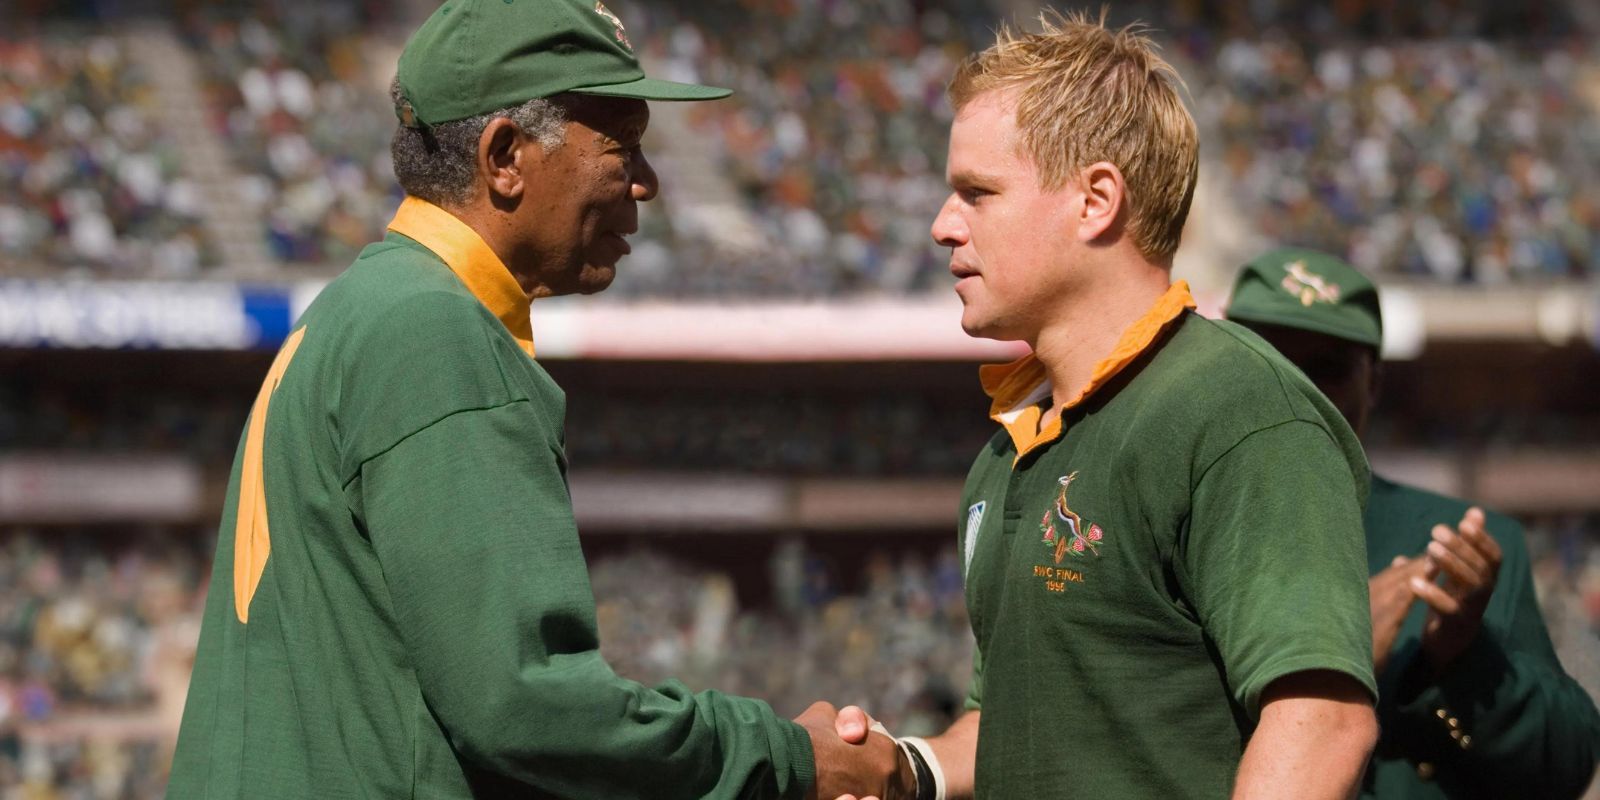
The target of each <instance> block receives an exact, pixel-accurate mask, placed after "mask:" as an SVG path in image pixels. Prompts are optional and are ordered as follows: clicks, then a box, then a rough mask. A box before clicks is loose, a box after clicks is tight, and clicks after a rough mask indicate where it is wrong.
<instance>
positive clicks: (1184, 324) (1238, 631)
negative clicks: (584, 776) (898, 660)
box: [960, 312, 1376, 800]
mask: <svg viewBox="0 0 1600 800" xmlns="http://www.w3.org/2000/svg"><path fill="white" fill-rule="evenodd" d="M1164 337H1165V338H1164V339H1163V340H1160V341H1159V342H1158V345H1157V346H1156V347H1157V348H1158V349H1156V350H1155V351H1154V352H1153V353H1146V354H1145V355H1144V356H1142V357H1141V359H1140V360H1139V361H1137V362H1135V363H1134V364H1132V365H1130V366H1129V367H1128V368H1127V370H1125V371H1124V372H1123V373H1122V374H1121V375H1119V376H1118V377H1117V378H1115V379H1113V381H1112V382H1111V383H1110V384H1109V385H1107V386H1106V387H1105V388H1103V389H1102V390H1100V391H1099V392H1097V393H1096V394H1094V395H1092V396H1090V398H1089V399H1088V400H1087V401H1085V403H1084V404H1082V405H1080V406H1078V407H1076V408H1074V409H1070V410H1068V411H1067V413H1066V416H1065V417H1064V422H1065V424H1066V428H1065V430H1066V433H1065V434H1064V436H1063V437H1062V438H1060V439H1058V440H1056V441H1055V442H1054V443H1053V444H1051V445H1049V446H1047V447H1044V448H1041V449H1038V450H1035V451H1033V452H1031V453H1029V454H1028V455H1027V456H1026V457H1024V458H1023V459H1022V460H1021V461H1020V462H1017V463H1016V465H1015V467H1014V468H1013V459H1014V457H1015V455H1016V450H1015V446H1014V445H1013V444H1012V441H1011V438H1010V437H1009V436H1008V435H1006V434H1005V433H1004V432H1001V433H1000V434H999V435H997V436H996V437H995V438H994V439H993V440H992V441H991V442H990V444H989V446H988V447H987V448H986V449H985V451H984V452H983V454H982V455H980V456H979V458H978V460H977V462H976V463H975V464H974V465H973V467H972V471H971V473H970V475H969V477H968V480H967V485H966V489H965V491H964V499H963V503H962V506H961V507H962V508H964V509H965V508H971V507H972V505H973V504H975V503H978V502H983V503H985V505H986V509H985V512H984V513H983V515H982V519H981V520H980V521H979V522H978V525H977V527H976V530H975V533H976V536H977V540H976V541H975V542H974V543H973V546H972V550H971V552H972V559H971V561H970V563H969V564H968V566H967V572H966V575H967V603H968V610H969V612H970V616H971V619H972V625H973V632H974V633H975V634H976V637H977V642H978V648H979V650H980V651H981V653H982V654H983V657H982V661H981V663H979V664H975V671H976V672H977V673H979V676H978V677H979V678H980V679H981V688H975V690H974V692H973V693H972V694H970V695H969V701H970V702H971V705H972V706H973V707H981V709H982V711H983V716H982V720H981V723H980V727H981V730H980V734H979V740H978V762H977V785H978V792H977V794H978V797H979V798H997V799H998V798H1018V797H1115V798H1144V797H1147V798H1162V799H1163V800H1166V799H1167V798H1184V797H1203V798H1218V797H1225V796H1226V795H1227V793H1228V791H1229V788H1230V787H1231V786H1232V783H1233V779H1234V773H1235V771H1236V770H1237V766H1238V763H1239V759H1240V757H1241V755H1242V754H1243V750H1244V746H1245V744H1246V742H1247V740H1248V738H1249V736H1250V734H1251V731H1252V730H1253V729H1254V727H1255V719H1256V714H1257V711H1258V705H1259V702H1260V697H1261V692H1262V690H1263V688H1265V687H1266V686H1267V685H1268V684H1269V683H1271V682H1272V681H1273V680H1274V679H1276V678H1279V677H1282V676H1284V675H1288V674H1291V673H1294V672H1300V671H1304V670H1313V669H1325V670H1335V671H1338V672H1341V673H1344V674H1347V675H1349V676H1351V677H1352V678H1354V679H1355V680H1356V681H1358V682H1360V683H1361V684H1362V685H1363V686H1366V687H1367V688H1368V689H1369V691H1373V692H1374V695H1375V694H1376V690H1375V685H1374V683H1373V677H1372V666H1371V664H1372V639H1371V624H1370V612H1369V609H1368V604H1367V587H1366V557H1365V551H1364V549H1363V546H1362V539H1361V532H1360V525H1361V503H1362V497H1363V494H1364V491H1365V489H1366V486H1367V479H1368V471H1367V464H1366V460H1365V457H1364V456H1363V455H1362V452H1361V449H1360V446H1359V444H1358V443H1357V442H1356V440H1355V437H1354V434H1353V433H1351V431H1350V429H1349V428H1348V427H1347V426H1346V425H1345V423H1344V420H1343V419H1342V418H1341V417H1340V416H1339V414H1338V412H1337V411H1336V410H1335V409H1334V408H1333V407H1332V406H1331V405H1330V404H1329V403H1328V402H1327V400H1326V399H1324V398H1323V397H1322V395H1321V394H1320V393H1318V392H1317V391H1316V389H1315V388H1314V387H1312V385H1311V384H1310V383H1309V382H1307V381H1306V380H1305V378H1304V377H1303V376H1302V375H1301V374H1300V372H1299V371H1298V370H1296V369H1294V368H1293V367H1292V366H1290V365H1289V364H1288V362H1286V361H1284V360H1283V358H1282V357H1281V356H1279V355H1278V354H1277V353H1276V352H1275V351H1273V350H1272V349H1271V348H1270V347H1269V346H1268V345H1267V344H1266V343H1265V342H1262V341H1261V340H1260V339H1259V338H1258V337H1256V336H1255V335H1254V334H1251V333H1249V332H1248V331H1246V330H1244V329H1243V328H1240V327H1239V326H1237V325H1233V324H1231V323H1227V322H1213V321H1209V320H1206V319H1205V318H1203V317H1200V316H1198V315H1196V314H1194V313H1192V312H1185V313H1184V314H1183V316H1181V317H1180V318H1179V321H1178V322H1177V323H1176V324H1175V325H1174V327H1173V328H1171V329H1169V330H1168V332H1167V333H1165V334H1164ZM1074 473H1076V478H1074V479H1073V481H1072V483H1071V484H1070V486H1069V487H1068V495H1067V506H1068V509H1069V510H1070V511H1072V512H1073V513H1075V514H1077V515H1078V516H1079V517H1080V518H1081V524H1080V525H1079V526H1078V527H1079V531H1080V533H1082V534H1083V535H1085V536H1086V537H1087V538H1088V539H1089V540H1090V543H1092V544H1093V548H1092V549H1094V550H1098V555H1095V554H1094V553H1093V552H1091V548H1090V547H1088V546H1085V547H1084V550H1083V552H1082V553H1081V554H1079V553H1074V552H1073V551H1072V549H1071V548H1070V547H1069V548H1068V549H1067V552H1066V553H1065V554H1064V556H1063V557H1062V558H1061V559H1060V561H1059V563H1058V562H1057V560H1056V558H1055V555H1054V551H1055V548H1054V547H1053V546H1052V545H1051V544H1049V543H1047V542H1045V541H1044V532H1043V530H1042V527H1043V525H1044V524H1045V523H1049V524H1050V525H1051V526H1053V527H1054V529H1055V530H1054V535H1055V536H1054V537H1052V538H1055V537H1060V536H1068V537H1071V536H1072V534H1071V531H1070V529H1069V528H1068V527H1067V525H1066V523H1065V522H1064V521H1062V519H1061V518H1060V516H1059V515H1057V513H1056V511H1055V507H1056V501H1057V499H1058V497H1059V492H1060V489H1061V485H1060V482H1059V479H1060V478H1061V477H1063V476H1068V475H1072V474H1074ZM969 518H970V517H969ZM1095 533H1098V539H1096V538H1095V536H1094V534H1095ZM973 534H974V531H968V530H965V526H964V529H963V532H962V534H961V537H960V538H961V546H962V548H963V552H966V547H967V544H968V542H967V539H968V537H970V536H972V535H973ZM1086 544H1087V543H1086Z"/></svg>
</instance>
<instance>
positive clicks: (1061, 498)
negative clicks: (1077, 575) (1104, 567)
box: [1039, 472, 1106, 564]
mask: <svg viewBox="0 0 1600 800" xmlns="http://www.w3.org/2000/svg"><path fill="white" fill-rule="evenodd" d="M1077 477H1078V473H1076V472H1073V473H1072V474H1071V475H1063V476H1062V477H1061V478H1059V479H1058V480H1057V482H1058V483H1060V484H1061V493H1060V494H1057V495H1056V501H1055V503H1053V504H1052V505H1051V507H1050V508H1049V509H1047V510H1046V511H1045V512H1044V518H1043V519H1041V520H1039V530H1040V532H1042V533H1043V534H1044V539H1043V542H1044V543H1045V544H1047V545H1050V546H1052V547H1054V548H1055V557H1056V563H1057V564H1060V563H1061V559H1062V558H1063V557H1065V556H1066V554H1068V553H1071V554H1073V555H1075V556H1080V557H1081V556H1082V555H1083V554H1084V553H1085V552H1088V553H1092V554H1094V555H1095V556H1099V555H1100V543H1101V542H1102V541H1103V540H1104V539H1105V536H1106V534H1105V531H1103V530H1101V529H1100V526H1099V525H1096V524H1094V523H1092V522H1091V523H1089V527H1088V530H1085V529H1084V524H1083V518H1082V517H1080V516H1078V514H1077V512H1075V511H1073V510H1072V509H1071V508H1069V507H1068V506H1067V489H1068V488H1070V487H1071V486H1072V482H1073V481H1074V480H1076V479H1077ZM1057 523H1060V524H1061V526H1062V528H1064V529H1065V533H1064V534H1063V533H1062V532H1060V531H1057V529H1056V524H1057Z"/></svg>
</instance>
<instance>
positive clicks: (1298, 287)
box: [1227, 247, 1383, 347]
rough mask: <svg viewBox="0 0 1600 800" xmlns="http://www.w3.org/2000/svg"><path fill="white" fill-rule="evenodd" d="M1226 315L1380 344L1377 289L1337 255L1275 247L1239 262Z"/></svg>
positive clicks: (1380, 321)
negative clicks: (1247, 260) (1240, 265)
mask: <svg viewBox="0 0 1600 800" xmlns="http://www.w3.org/2000/svg"><path fill="white" fill-rule="evenodd" d="M1227 316H1228V319H1231V320H1234V321H1235V322H1245V323H1251V322H1254V323H1261V324H1266V325H1278V326H1281V327H1284V328H1297V329H1299V330H1305V331H1311V332H1313V333H1321V334H1326V335H1328V336H1333V337H1337V338H1339V339H1346V340H1348V341H1352V342H1357V343H1359V344H1364V345H1369V346H1371V347H1381V346H1382V345H1383V314H1382V313H1381V312H1380V311H1379V310H1378V287H1377V286H1375V285H1374V284H1373V283H1372V281H1371V280H1369V279H1368V278H1367V276H1365V275H1362V274H1361V272H1360V271H1358V270H1357V269H1356V268H1355V267H1352V266H1350V265H1349V264H1347V263H1345V262H1344V260H1343V259H1341V258H1338V257H1337V256H1331V255H1328V254H1327V253H1322V252H1318V251H1316V250H1306V249H1303V248H1298V247H1284V248H1279V249H1277V250H1273V251H1271V252H1268V253H1265V254H1263V255H1261V256H1258V257H1257V258H1256V259H1255V260H1253V261H1251V262H1250V263H1248V264H1246V265H1244V269H1243V270H1241V271H1240V272H1239V278H1238V279H1237V280H1235V281H1234V283H1233V297H1232V299H1231V300H1230V301H1229V303H1228V312H1227Z"/></svg>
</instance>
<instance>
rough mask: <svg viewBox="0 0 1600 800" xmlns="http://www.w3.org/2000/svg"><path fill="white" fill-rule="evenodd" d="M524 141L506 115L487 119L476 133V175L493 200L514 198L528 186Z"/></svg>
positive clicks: (520, 131) (520, 194) (514, 124)
mask: <svg viewBox="0 0 1600 800" xmlns="http://www.w3.org/2000/svg"><path fill="white" fill-rule="evenodd" d="M526 141H527V139H526V137H525V136H524V135H523V133H522V129H521V128H519V127H517V123H515V122H513V121H511V120H510V119H508V118H506V117H498V118H496V119H493V120H490V121H489V124H488V125H485V126H484V128H483V133H482V134H481V135H479V136H478V176H479V179H480V180H481V181H482V182H483V184H484V185H485V186H487V187H488V189H489V195H490V198H491V199H494V200H515V199H517V198H520V197H521V196H522V192H523V189H524V188H525V187H526V185H527V176H525V175H524V174H523V173H524V170H525V169H527V168H528V167H529V166H531V165H529V164H527V163H525V160H524V157H523V155H522V153H523V149H524V148H523V146H522V145H523V144H524V143H525V142H526Z"/></svg>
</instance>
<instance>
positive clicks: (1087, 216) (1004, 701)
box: [837, 15, 1377, 798]
mask: <svg viewBox="0 0 1600 800" xmlns="http://www.w3.org/2000/svg"><path fill="white" fill-rule="evenodd" d="M1179 85H1180V80H1179V78H1178V76H1177V74H1176V73H1175V71H1174V70H1173V69H1172V68H1171V67H1170V66H1169V65H1168V64H1167V63H1166V62H1164V61H1163V60H1162V59H1161V58H1160V57H1159V56H1158V55H1157V54H1156V51H1155V48H1154V46H1153V45H1152V43H1151V42H1150V41H1149V39H1147V38H1146V37H1145V36H1143V35H1141V33H1139V32H1138V31H1137V30H1134V29H1123V30H1119V31H1114V30H1108V29H1107V28H1106V27H1105V26H1104V24H1103V20H1102V21H1101V22H1095V21H1092V20H1089V19H1087V18H1085V17H1083V16H1078V15H1074V16H1068V17H1059V16H1052V17H1047V18H1046V19H1045V20H1044V29H1043V31H1042V32H1041V33H1038V34H1021V33H1015V32H1012V31H1002V32H1001V33H1000V35H999V38H998V41H997V42H996V43H995V45H994V46H993V47H991V48H989V49H988V50H986V51H984V52H982V53H979V54H977V55H975V56H973V57H972V58H971V59H969V60H968V61H967V62H965V63H964V64H963V65H962V66H961V67H960V69H959V71H958V72H957V73H956V76H955V78H954V80H953V81H952V83H951V86H950V92H949V94H950V100H951V103H952V105H953V106H954V109H955V111H956V118H955V123H954V125H953V127H952V128H951V132H950V151H949V162H948V172H947V179H948V181H949V184H950V187H951V189H952V193H951V195H950V197H949V199H948V200H947V201H946V202H945V204H944V207H943V208H942V209H941V210H940V211H939V214H938V217H937V219H936V220H935V221H934V223H933V228H932V233H933V238H934V239H935V240H936V241H937V242H938V243H939V244H940V245H941V246H943V247H947V248H949V249H950V254H951V255H950V270H951V272H952V273H954V275H955V276H956V277H957V278H958V279H959V282H958V283H957V285H956V292H957V294H959V295H960V297H961V300H962V303H963V305H964V310H963V312H962V318H961V324H962V327H963V328H964V329H965V330H966V331H967V333H969V334H970V335H973V336H982V337H985V338H991V339H1002V340H1013V341H1014V340H1020V341H1025V342H1027V343H1028V344H1029V345H1030V346H1031V347H1032V349H1033V353H1032V354H1031V355H1029V356H1027V357H1025V358H1023V359H1021V360H1019V361H1017V362H1015V363H1012V364H1009V365H1004V366H990V367H985V368H984V369H983V370H982V373H981V378H982V381H983V384H984V387H985V389H986V390H987V391H988V393H989V394H990V396H991V397H992V398H993V405H992V413H991V416H992V418H993V419H994V420H995V421H996V422H998V423H999V424H1000V427H1001V430H1000V431H999V432H998V433H997V434H996V436H995V437H994V439H992V440H991V441H990V443H989V444H988V446H986V447H985V448H984V450H983V452H982V453H981V454H980V455H979V456H978V458H977V460H976V462H975V463H974V465H973V467H972V470H971V472H970V474H969V476H968V479H967V484H966V488H965V490H964V494H963V498H962V504H961V507H960V516H959V519H960V524H959V527H960V534H959V544H960V547H961V551H962V553H963V555H964V557H965V559H966V584H967V589H966V591H967V604H968V610H969V612H970V615H971V618H972V626H973V632H974V634H975V635H976V637H977V643H978V653H977V657H976V659H975V663H974V670H973V680H972V689H971V692H970V695H969V698H968V702H967V707H968V711H967V713H966V714H965V715H964V716H963V717H961V718H960V719H959V720H958V721H957V722H956V723H955V724H954V725H953V726H952V727H951V728H950V730H949V731H947V732H946V733H945V734H943V735H942V736H938V737H934V738H932V739H931V740H927V741H922V740H904V742H905V744H906V745H908V746H909V747H910V749H911V750H912V751H914V752H915V754H916V760H917V761H918V762H921V763H919V765H918V770H919V774H920V778H921V780H920V785H919V787H918V790H917V796H918V797H919V798H920V797H941V796H942V797H952V798H953V797H973V796H976V797H979V798H1021V797H1115V798H1139V797H1148V798H1180V797H1206V798H1216V797H1225V796H1228V795H1229V794H1230V793H1231V794H1232V796H1233V797H1237V798H1255V797H1294V798H1335V797H1349V796H1352V795H1353V794H1354V793H1355V791H1356V788H1357V785H1358V783H1359V780H1360V777H1361V774H1362V769H1363V767H1364V765H1365V763H1366V761H1367V758H1368V755H1369V754H1370V752H1371V749H1372V746H1373V742H1374V740H1375V738H1376V735H1377V729H1376V724H1375V721H1374V717H1373V711H1372V700H1373V696H1374V683H1373V675H1372V644H1371V634H1370V622H1369V618H1368V607H1367V591H1366V560H1365V555H1364V549H1363V540H1362V524H1361V506H1362V502H1363V499H1364V498H1363V492H1364V491H1365V487H1366V486H1367V481H1368V468H1367V464H1366V461H1365V459H1364V457H1363V456H1362V452H1361V449H1360V445H1359V444H1358V443H1357V441H1356V439H1355V436H1354V435H1353V434H1352V433H1351V431H1350V428H1349V426H1348V425H1347V424H1346V423H1345V422H1344V420H1343V419H1342V418H1341V416H1340V415H1339V412H1338V411H1337V410H1335V409H1334V408H1333V406H1332V405H1330V404H1329V403H1328V401H1327V400H1326V399H1325V398H1324V397H1323V396H1322V395H1321V394H1320V393H1319V392H1318V391H1317V390H1316V388H1315V387H1313V386H1312V385H1311V384H1310V383H1309V382H1308V381H1307V380H1306V379H1305V377H1304V376H1303V375H1301V374H1300V373H1299V372H1298V371H1297V370H1295V369H1294V368H1293V367H1292V366H1290V365H1289V364H1288V362H1286V361H1284V360H1283V359H1282V358H1281V357H1280V356H1279V355H1278V354H1277V353H1276V352H1274V351H1273V350H1272V349H1271V348H1270V347H1268V346H1267V345H1265V344H1264V343H1263V342H1261V341H1260V340H1259V339H1258V338H1256V337H1255V336H1253V335H1251V334H1249V333H1248V332H1246V331H1244V330H1243V329H1242V328H1239V327H1237V326H1235V325H1233V324H1231V323H1226V322H1213V321H1210V320H1207V319H1205V318H1203V317H1200V316H1199V315H1197V314H1195V313H1194V311H1193V302H1192V300H1191V299H1190V297H1189V291H1188V287H1187V286H1186V285H1184V284H1183V283H1182V282H1179V283H1176V284H1174V283H1172V280H1171V266H1172V257H1173V253H1174V251H1175V250H1176V249H1177V247H1178V240H1179V235H1180V233H1181V231H1182V228H1183V223H1184V219H1185V217H1186V216H1187V214H1188V210H1189V203H1190V200H1191V198H1192V197H1193V193H1194V184H1195V180H1196V174H1197V173H1196V162H1197V160H1198V136H1197V133H1196V130H1195V124H1194V120H1193V119H1192V118H1191V117H1190V115H1189V113H1188V111H1187V110H1186V109H1185V108H1184V105H1183V103H1182V101H1181V99H1180V97H1179V94H1178V87H1179ZM862 722H863V720H862V719H861V717H860V716H859V715H858V712H857V711H855V710H849V711H848V713H845V714H841V716H840V718H839V719H838V720H837V723H838V725H839V729H840V731H841V733H847V732H853V731H857V730H859V729H860V728H861V724H862ZM846 738H849V735H848V733H847V736H846Z"/></svg>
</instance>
